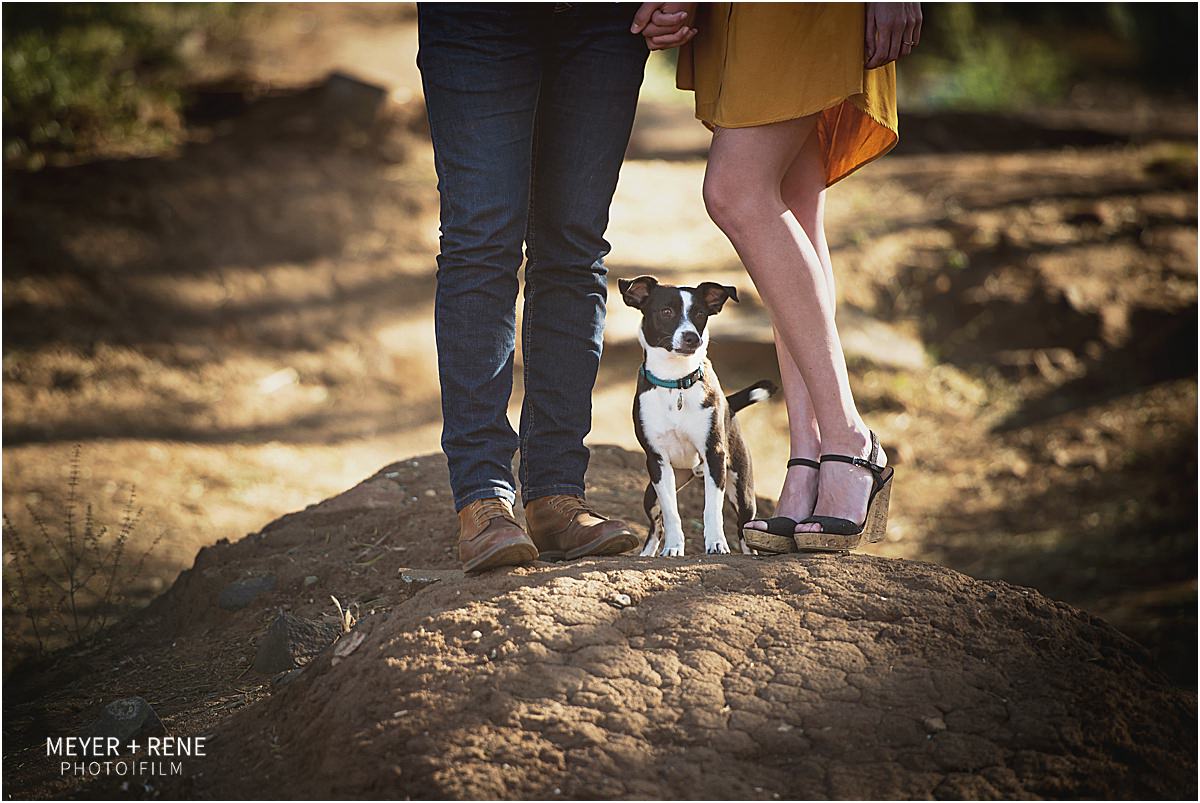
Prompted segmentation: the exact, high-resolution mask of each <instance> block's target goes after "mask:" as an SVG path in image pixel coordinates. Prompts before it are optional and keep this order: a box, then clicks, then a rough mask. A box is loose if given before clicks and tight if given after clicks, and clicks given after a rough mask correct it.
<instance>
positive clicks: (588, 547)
mask: <svg viewBox="0 0 1200 803" xmlns="http://www.w3.org/2000/svg"><path fill="white" fill-rule="evenodd" d="M640 543H641V541H640V540H639V539H638V537H637V536H636V535H634V534H633V533H632V532H630V531H628V530H620V531H617V532H615V533H609V534H608V535H606V536H603V537H601V538H597V539H596V540H595V541H592V542H590V543H587V544H584V545H583V546H579V547H575V548H574V549H572V550H570V551H568V552H563V551H561V550H550V551H546V552H542V553H540V554H539V555H538V558H539V559H540V560H546V561H550V562H551V563H557V562H559V561H564V560H578V559H579V558H595V557H603V556H607V555H620V554H621V553H623V552H628V551H629V550H631V549H633V548H634V547H636V546H637V545H638V544H640Z"/></svg>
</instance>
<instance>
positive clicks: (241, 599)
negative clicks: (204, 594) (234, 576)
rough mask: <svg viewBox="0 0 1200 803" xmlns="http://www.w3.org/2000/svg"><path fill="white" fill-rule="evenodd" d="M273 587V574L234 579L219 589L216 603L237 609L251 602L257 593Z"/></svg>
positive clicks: (224, 607)
mask: <svg viewBox="0 0 1200 803" xmlns="http://www.w3.org/2000/svg"><path fill="white" fill-rule="evenodd" d="M273 588H275V575H273V574H268V575H266V576H264V577H247V578H245V579H242V580H234V581H233V582H232V583H230V584H229V585H227V586H225V588H223V589H221V593H220V595H219V596H218V597H217V604H218V605H220V606H221V607H222V608H223V609H225V610H227V611H239V610H241V609H242V608H245V607H246V606H247V605H249V604H250V603H251V602H253V601H254V599H255V597H257V596H258V595H259V594H262V593H263V592H264V591H270V590H271V589H273Z"/></svg>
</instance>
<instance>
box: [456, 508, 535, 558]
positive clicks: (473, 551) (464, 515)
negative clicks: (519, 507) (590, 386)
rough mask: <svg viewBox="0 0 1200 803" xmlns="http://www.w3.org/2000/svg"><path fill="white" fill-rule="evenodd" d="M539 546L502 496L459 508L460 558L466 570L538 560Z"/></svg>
mask: <svg viewBox="0 0 1200 803" xmlns="http://www.w3.org/2000/svg"><path fill="white" fill-rule="evenodd" d="M537 556H538V551H537V547H535V546H534V545H533V541H531V540H529V536H528V535H526V534H525V531H524V530H522V529H521V525H520V524H517V520H516V518H514V517H513V509H512V505H510V504H509V503H508V502H507V501H506V500H504V499H500V498H499V497H493V498H490V499H476V500H475V501H474V502H472V503H470V504H469V505H467V506H466V507H464V508H463V509H462V510H460V511H458V557H459V559H460V560H461V561H462V562H463V569H464V570H466V571H467V572H481V571H483V570H484V569H494V568H496V567H497V566H517V565H519V564H522V563H529V562H530V561H534V560H537Z"/></svg>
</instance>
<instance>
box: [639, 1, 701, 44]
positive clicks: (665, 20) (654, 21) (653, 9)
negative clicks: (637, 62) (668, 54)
mask: <svg viewBox="0 0 1200 803" xmlns="http://www.w3.org/2000/svg"><path fill="white" fill-rule="evenodd" d="M695 20H696V4H695V3H642V5H641V7H640V8H638V10H637V13H636V14H634V16H633V25H631V26H630V27H629V30H630V32H631V33H640V34H641V35H642V36H643V37H645V39H646V46H647V47H649V48H650V49H651V50H670V49H671V48H673V47H679V46H680V45H684V44H687V43H688V42H690V41H692V37H693V36H695V35H696V34H697V33H699V31H697V30H696V29H695V28H693V27H692V23H693V22H695Z"/></svg>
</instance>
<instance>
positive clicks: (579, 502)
mask: <svg viewBox="0 0 1200 803" xmlns="http://www.w3.org/2000/svg"><path fill="white" fill-rule="evenodd" d="M551 505H552V506H553V507H554V509H555V510H557V511H559V512H560V513H562V514H563V515H564V516H567V517H568V518H572V519H573V518H575V516H577V515H580V514H584V515H589V516H595V517H596V518H598V519H600V518H604V517H603V516H601V515H600V514H599V513H597V512H596V511H595V510H592V507H591V505H589V504H588V503H587V502H585V501H584V499H583V497H582V496H570V495H562V496H559V497H557V498H555V499H554V501H553V502H551Z"/></svg>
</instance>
